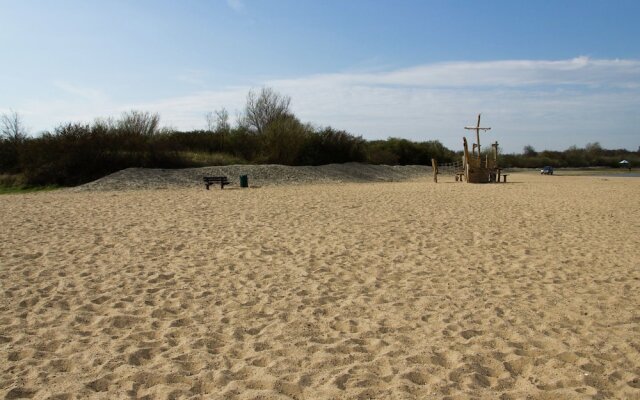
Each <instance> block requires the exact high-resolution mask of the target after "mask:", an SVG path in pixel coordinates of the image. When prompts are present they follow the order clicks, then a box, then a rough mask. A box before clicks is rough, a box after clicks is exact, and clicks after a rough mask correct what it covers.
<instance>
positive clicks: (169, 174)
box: [71, 163, 431, 192]
mask: <svg viewBox="0 0 640 400" xmlns="http://www.w3.org/2000/svg"><path fill="white" fill-rule="evenodd" d="M428 174H431V167H430V166H425V165H371V164H360V163H347V164H328V165H320V166H296V167H292V166H288V165H225V166H218V167H202V168H184V169H151V168H127V169H124V170H122V171H118V172H116V173H114V174H111V175H108V176H105V177H103V178H101V179H98V180H96V181H94V182H90V183H87V184H86V185H82V186H79V187H76V188H73V189H71V190H72V191H74V192H78V191H87V190H91V191H96V190H140V189H153V190H155V189H168V188H173V189H177V188H196V187H202V186H203V183H202V177H203V176H226V177H228V179H229V181H230V182H231V183H232V184H233V185H234V186H239V184H240V175H248V176H249V184H250V186H260V187H262V186H278V185H287V186H291V185H304V184H318V183H345V182H398V181H407V180H412V179H416V178H421V177H424V176H425V175H428Z"/></svg>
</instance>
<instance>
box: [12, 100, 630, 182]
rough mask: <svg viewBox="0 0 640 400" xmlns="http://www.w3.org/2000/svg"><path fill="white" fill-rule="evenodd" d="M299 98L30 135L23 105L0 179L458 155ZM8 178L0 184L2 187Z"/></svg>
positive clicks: (512, 157)
mask: <svg viewBox="0 0 640 400" xmlns="http://www.w3.org/2000/svg"><path fill="white" fill-rule="evenodd" d="M290 104H291V99H290V98H289V97H288V96H284V95H281V94H279V93H277V92H275V91H274V90H273V89H271V88H262V89H261V90H258V91H254V90H251V91H250V92H249V93H248V95H247V100H246V105H245V108H244V110H243V112H242V113H241V114H240V116H239V118H238V119H237V121H236V123H235V124H234V126H232V124H231V123H230V121H229V113H228V112H227V111H226V110H225V109H224V108H223V109H220V110H216V111H214V112H211V113H209V114H207V115H206V129H203V130H194V131H179V130H175V129H169V128H162V127H161V126H160V116H159V115H158V114H155V113H150V112H145V111H135V110H134V111H129V112H125V113H123V114H122V115H121V116H120V118H118V119H114V118H106V119H96V120H95V121H94V122H92V123H76V122H69V123H65V124H62V125H60V126H58V127H56V128H55V129H53V130H52V131H45V132H42V133H40V134H38V135H37V136H29V135H28V134H27V131H26V129H25V127H24V124H23V122H22V119H21V118H20V116H19V115H18V114H17V113H16V112H10V113H8V114H4V115H2V116H1V118H0V134H1V135H0V178H2V179H4V180H5V181H6V180H8V179H9V180H10V182H9V183H19V184H24V185H59V186H74V185H78V184H82V183H86V182H89V181H92V180H95V179H98V178H100V177H102V176H105V175H108V174H110V173H113V172H115V171H118V170H121V169H124V168H129V167H146V168H185V167H200V166H207V165H229V164H283V165H322V164H331V163H346V162H362V163H370V164H388V165H411V164H415V165H430V164H431V159H432V158H435V159H437V160H438V162H440V163H448V162H452V161H454V160H459V159H460V157H461V152H454V151H452V150H450V149H448V148H446V147H445V146H443V145H442V144H441V143H440V142H439V141H424V142H415V141H410V140H407V139H400V138H389V139H386V140H372V141H368V140H365V139H363V138H362V137H361V136H355V135H353V134H350V133H349V132H346V131H343V130H336V129H334V128H331V127H320V128H319V127H314V126H312V125H311V124H308V123H303V122H301V121H300V120H299V119H298V118H297V117H296V116H295V115H294V114H293V113H292V112H291V109H290ZM621 158H626V159H628V161H630V162H631V163H632V164H633V165H638V164H640V153H637V152H629V151H626V150H605V149H602V148H601V147H600V145H599V144H597V143H594V144H590V145H588V146H587V147H586V148H585V149H578V148H576V147H572V148H570V149H568V150H566V151H564V152H557V151H542V152H539V153H538V152H536V151H535V149H533V147H531V146H527V147H525V149H524V151H523V153H522V154H505V155H501V161H500V163H501V165H503V166H504V167H523V168H538V167H540V166H544V165H551V166H554V167H585V166H594V165H599V166H617V163H618V162H619V161H620V159H621ZM2 179H0V184H2V183H3V182H2Z"/></svg>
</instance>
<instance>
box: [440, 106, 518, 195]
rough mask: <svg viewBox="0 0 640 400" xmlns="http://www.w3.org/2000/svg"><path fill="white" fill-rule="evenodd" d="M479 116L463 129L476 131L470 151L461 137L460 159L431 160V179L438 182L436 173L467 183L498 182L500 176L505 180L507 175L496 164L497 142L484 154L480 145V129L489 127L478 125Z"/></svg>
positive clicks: (486, 129)
mask: <svg viewBox="0 0 640 400" xmlns="http://www.w3.org/2000/svg"><path fill="white" fill-rule="evenodd" d="M480 116H481V114H478V123H477V125H476V126H465V127H464V129H467V130H474V131H476V143H473V147H472V148H471V152H469V146H468V144H467V138H466V137H463V138H462V145H463V150H464V152H463V154H462V159H461V161H458V162H453V163H447V164H440V165H439V164H438V161H437V160H436V159H432V160H431V166H432V167H433V180H434V182H436V183H437V182H438V175H453V176H455V180H456V181H457V182H458V181H459V182H462V181H463V180H464V181H465V182H468V183H498V182H500V180H501V178H502V181H503V182H506V181H507V175H506V174H501V172H502V171H501V168H500V167H499V165H498V142H497V141H496V142H495V143H493V144H492V145H491V150H490V151H486V152H485V153H484V154H483V153H482V152H481V147H480V131H483V132H486V131H488V130H490V129H491V128H483V127H481V126H480Z"/></svg>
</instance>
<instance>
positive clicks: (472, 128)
mask: <svg viewBox="0 0 640 400" xmlns="http://www.w3.org/2000/svg"><path fill="white" fill-rule="evenodd" d="M481 115H482V113H480V114H478V124H477V125H476V126H465V127H464V129H469V130H474V131H476V143H477V144H478V159H479V158H480V131H485V132H486V131H488V130H490V129H491V128H481V127H480V116H481Z"/></svg>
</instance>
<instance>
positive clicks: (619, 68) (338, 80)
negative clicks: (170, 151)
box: [0, 0, 640, 151]
mask: <svg viewBox="0 0 640 400" xmlns="http://www.w3.org/2000/svg"><path fill="white" fill-rule="evenodd" d="M0 10H1V12H0V48H1V49H2V57H1V58H0V112H7V111H8V110H10V109H12V110H16V111H18V112H19V113H20V114H21V115H22V116H23V118H24V120H25V123H26V124H27V126H28V127H30V131H31V132H32V133H34V134H37V133H38V132H40V131H42V130H46V129H52V128H54V127H55V126H56V125H58V124H60V123H63V122H69V121H92V120H93V119H94V118H96V117H105V116H118V115H120V113H122V112H123V111H126V110H130V109H141V110H148V111H154V112H158V113H160V115H161V117H162V121H163V123H164V124H165V125H167V126H172V127H175V128H179V129H200V128H203V127H204V126H205V118H204V115H205V114H206V113H207V112H208V111H212V110H215V109H219V108H221V107H226V108H227V109H228V110H229V111H230V113H231V114H232V115H236V114H237V112H239V111H240V110H241V109H242V107H243V104H244V101H245V98H246V94H247V92H248V90H249V89H251V88H258V87H261V86H270V87H273V88H274V89H276V90H277V91H279V92H280V93H283V94H286V95H289V96H291V98H292V108H293V110H294V112H295V113H296V115H297V116H298V117H299V118H300V119H301V120H303V121H305V122H310V123H312V124H314V125H317V126H327V125H330V126H333V127H334V128H338V129H345V130H348V131H349V132H351V133H353V134H356V135H362V136H363V137H365V138H367V139H376V138H387V137H389V136H394V137H404V138H408V139H412V140H431V139H437V140H440V141H441V142H443V143H444V144H445V145H446V146H448V147H450V148H452V149H456V150H457V149H459V148H460V147H461V137H462V136H463V135H465V131H464V130H463V129H462V128H463V127H464V126H465V125H469V124H472V123H473V122H474V121H475V116H476V115H477V113H479V112H482V113H483V121H484V122H485V123H486V124H487V125H490V126H492V127H493V129H492V131H491V133H489V134H488V137H487V139H486V140H491V141H493V140H498V142H500V143H501V144H502V145H503V149H505V150H506V151H520V150H521V149H522V147H523V146H524V145H526V144H531V145H533V146H534V147H535V148H536V149H539V150H541V149H564V148H567V147H568V146H571V145H574V144H575V145H578V146H584V145H585V144H586V143H588V142H594V141H598V142H600V143H601V144H602V145H603V146H605V147H609V148H621V147H624V148H628V149H631V150H637V149H638V146H640V40H639V39H640V23H639V22H638V20H639V18H640V1H587V0H582V1H550V0H549V1H546V0H540V1H520V0H510V1H453V0H451V1H426V0H424V1H408V0H406V1H403V0H397V1H382V0H378V1H376V0H370V1H358V0H340V1H339V0H315V1H310V0H309V1H306V0H270V1H267V0H260V1H258V0H253V1H252V0H209V1H195V0H184V1H159V0H156V1H142V0H139V1H119V0H110V1H104V0H101V1H93V0H83V1H65V0H60V1H31V0H15V1H8V0H0Z"/></svg>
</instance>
